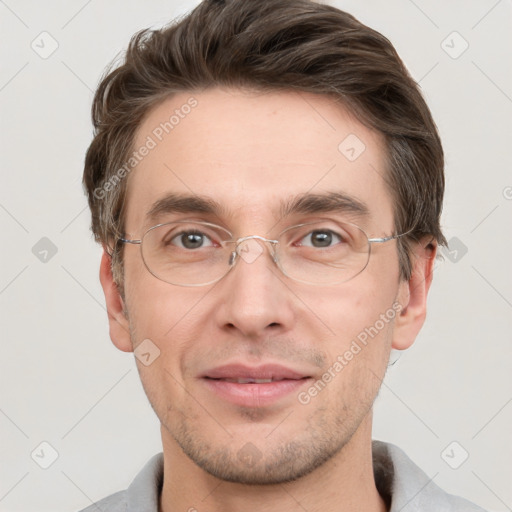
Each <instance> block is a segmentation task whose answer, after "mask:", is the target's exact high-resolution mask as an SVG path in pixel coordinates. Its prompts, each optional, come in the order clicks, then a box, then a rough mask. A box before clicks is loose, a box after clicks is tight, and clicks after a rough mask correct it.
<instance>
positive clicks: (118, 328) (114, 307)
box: [100, 249, 133, 352]
mask: <svg viewBox="0 0 512 512" xmlns="http://www.w3.org/2000/svg"><path fill="white" fill-rule="evenodd" d="M100 282H101V287H102V288H103V293H104V294H105V302H106V304H107V314H108V323H109V329H110V339H111V340H112V343H113V344H114V345H115V346H116V347H117V348H118V349H119V350H122V351H123V352H133V346H132V342H131V339H130V327H129V322H128V318H127V316H126V313H125V307H124V301H123V298H122V297H121V294H120V293H119V289H118V287H117V284H116V283H115V282H114V277H113V275H112V258H111V257H110V255H109V254H108V253H107V252H106V251H105V249H104V250H103V256H102V257H101V265H100Z"/></svg>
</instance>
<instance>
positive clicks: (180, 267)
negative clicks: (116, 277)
mask: <svg viewBox="0 0 512 512" xmlns="http://www.w3.org/2000/svg"><path fill="white" fill-rule="evenodd" d="M230 239H231V234H230V233H229V232H228V231H226V230H224V229H223V228H221V227H220V226H215V225H213V224H209V223H194V222H188V221H183V222H173V223H166V224H159V225H158V226H155V227H153V228H151V229H149V230H148V231H147V232H146V234H145V235H144V237H143V239H142V257H143V259H144V263H145V265H146V267H147V269H148V270H149V271H150V272H151V273H152V274H153V275H154V276H155V277H157V278H158V279H161V280H162V281H165V282H167V283H171V284H176V285H182V286H194V285H197V286H198V285H204V284H209V283H212V282H215V281H217V280H218V279H220V278H221V277H222V276H223V275H224V274H225V273H226V272H228V270H229V268H230V267H229V255H230V249H229V247H226V246H225V245H223V244H222V242H224V241H227V240H230Z"/></svg>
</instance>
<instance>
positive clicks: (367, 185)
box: [100, 88, 436, 512]
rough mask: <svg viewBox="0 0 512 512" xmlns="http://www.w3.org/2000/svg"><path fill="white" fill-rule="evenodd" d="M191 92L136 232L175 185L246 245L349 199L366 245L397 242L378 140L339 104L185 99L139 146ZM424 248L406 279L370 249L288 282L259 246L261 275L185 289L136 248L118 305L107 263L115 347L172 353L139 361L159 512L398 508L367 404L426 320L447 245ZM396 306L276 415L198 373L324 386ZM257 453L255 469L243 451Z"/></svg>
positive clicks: (233, 96) (159, 112)
mask: <svg viewBox="0 0 512 512" xmlns="http://www.w3.org/2000/svg"><path fill="white" fill-rule="evenodd" d="M192 95H193V96H194V98H196V99H197V101H198V106H197V107H196V108H195V109H193V111H192V112H191V113H190V114H189V115H188V116H187V117H186V118H185V119H183V120H181V121H180V124H179V125H178V126H176V127H175V128H174V130H173V131H172V133H170V134H169V135H167V136H165V137H164V138H163V140H162V141H161V142H160V143H159V144H158V145H157V147H155V148H154V149H152V150H151V152H150V153H149V154H148V155H147V156H146V157H145V158H144V159H143V160H142V161H141V162H140V163H139V164H138V166H137V168H136V170H135V171H133V172H132V173H131V175H130V177H129V182H128V194H127V209H126V217H125V219H126V224H125V228H126V233H127V236H130V237H131V238H140V237H141V236H142V235H143V233H144V232H145V230H146V229H148V228H149V227H150V226H151V225H148V224H147V221H146V220H145V214H146V213H147V211H148V210H149V208H150V207H151V205H152V204H153V203H154V202H155V201H156V200H157V199H159V198H161V197H162V196H163V195H165V193H166V192H171V191H172V192H183V193H186V194H190V193H193V194H199V195H204V196H208V197H211V198H213V199H215V200H216V201H217V202H219V203H220V204H221V205H223V207H224V210H223V212H222V214H220V215H219V216H217V217H213V216H211V215H201V214H199V215H194V217H199V218H200V219H203V220H207V221H210V222H215V223H217V224H219V223H222V225H224V226H226V227H228V228H229V229H230V231H231V232H232V233H233V234H234V235H235V236H236V237H239V236H246V235H253V234H258V235H261V236H265V237H267V238H271V236H274V235H275V234H277V233H278V232H279V231H281V230H282V229H283V228H284V227H287V226H290V225H293V224H297V223H300V222H302V221H304V220H305V219H308V218H309V217H308V216H304V215H292V216H291V217H289V218H284V219H283V218H280V217H279V215H278V213H277V212H276V211H275V209H276V207H277V205H278V203H279V201H280V200H281V199H282V198H292V197H294V196H296V195H299V194H302V193H306V192H315V193H326V192H328V191H330V190H341V191H344V192H345V193H347V194H350V195H351V196H353V197H355V198H357V199H358V200H360V201H362V202H364V203H365V204H366V205H367V206H368V208H369V210H370V216H369V217H368V218H367V219H364V221H363V220H362V219H361V223H362V224H364V225H362V226H361V227H363V228H364V229H365V231H366V233H367V234H368V236H369V237H382V236H387V235H390V234H393V204H392V199H391V196H390V194H389V192H388V190H387V188H386V185H385V183H384V180H383V178H382V176H383V174H384V173H385V172H386V171H385V169H386V163H385V151H384V146H383V140H382V137H381V136H380V135H379V134H378V133H375V132H373V131H371V130H369V129H368V128H366V127H364V126H363V125H362V124H361V123H359V122H358V121H357V120H356V119H354V118H353V117H352V116H351V115H349V114H348V112H347V111H346V110H345V109H344V108H343V107H342V106H340V105H336V104H334V103H333V101H332V100H331V99H329V98H327V97H324V96H319V95H312V94H305V93H301V94H297V93H294V92H272V93H265V94H262V93H255V92H250V91H247V90H245V91H242V90H236V89H233V90H228V89H221V88H216V89H211V90H209V91H205V92H194V93H193V94H192V93H182V94H179V95H176V96H174V97H172V98H170V99H167V100H165V101H164V102H163V103H161V104H160V105H158V106H157V107H155V108H154V109H153V110H152V111H151V112H150V113H149V114H148V116H147V117H146V118H145V120H144V122H143V123H142V125H141V126H140V128H139V130H138V132H137V137H136V141H135V146H136V147H139V146H140V145H142V144H143V143H144V141H145V140H146V137H147V136H148V135H150V134H151V133H152V131H153V130H154V128H155V127H156V126H158V125H159V123H161V122H163V121H165V120H166V119H168V118H169V115H170V114H172V112H173V111H174V110H175V109H176V108H180V106H181V105H183V104H185V103H186V102H187V100H188V99H189V98H190V96H192ZM349 134H356V135H357V136H358V137H359V139H361V140H362V141H363V142H364V144H365V146H366V149H365V151H364V152H363V153H362V154H361V156H359V158H357V159H356V160H355V161H352V162H351V161H349V160H348V159H347V158H345V156H344V155H343V154H341V152H340V151H339V150H338V145H339V144H340V142H341V141H343V140H344V139H345V137H346V136H347V135H349ZM328 171H329V172H328ZM187 217H188V218H190V214H179V216H178V217H177V218H187ZM429 242H430V241H429V240H421V241H419V242H418V243H417V244H416V246H415V248H414V256H413V274H412V277H411V280H410V281H400V279H399V267H398V255H397V250H396V241H391V242H387V243H385V244H373V246H372V253H371V258H370V261H369V264H368V266H367V267H366V269H365V270H364V271H363V272H362V273H361V274H359V275H358V276H356V277H355V278H354V279H352V280H351V281H348V282H346V283H343V284H341V285H331V286H311V285H308V284H304V283H299V282H296V281H292V280H291V279H289V278H287V277H285V276H284V275H283V274H281V273H280V272H279V270H278V269H277V267H276V266H275V265H274V263H273V262H272V260H271V258H270V257H269V253H268V251H265V252H263V253H262V255H260V256H259V257H258V258H257V259H256V260H255V261H254V262H252V263H250V264H248V263H245V262H244V261H239V262H238V264H237V266H236V267H235V268H234V269H233V270H232V271H231V272H230V273H229V274H227V275H226V276H225V277H224V278H223V279H222V280H220V281H219V282H218V283H216V284H213V285H208V286H202V287H191V288H187V287H180V286H175V285H170V284H167V283H165V282H163V281H160V280H158V279H156V278H155V277H154V276H153V275H151V274H150V273H149V272H148V271H147V269H146V268H145V266H144V264H143V261H142V258H141V254H140V247H139V246H137V245H127V246H126V248H125V252H124V262H125V273H124V295H123V297H121V295H120V293H119V290H118V287H117V286H116V284H115V283H114V281H113V277H112V273H111V268H110V259H109V257H108V255H107V254H105V255H104V256H103V259H102V264H101V272H100V278H101V283H102V286H103V289H104V292H105V297H106V303H107V309H108V314H109V320H110V336H111V339H112V341H113V343H114V344H115V345H116V347H118V348H119V349H120V350H123V351H133V350H134V348H136V347H137V346H138V344H139V343H141V342H142V341H143V340H145V339H147V338H149V339H150V340H151V341H152V342H153V343H154V344H155V345H157V346H158V348H159V350H160V357H158V358H157V359H156V360H155V361H154V362H153V363H152V364H151V365H149V366H144V365H142V364H141V363H140V362H139V361H138V360H137V364H138V369H139V373H140V377H141V380H142V384H143V386H144V389H145V391H146V394H147V396H148V398H149V401H150V402H151V404H152V407H153V409H154V410H155V412H156V414H157V415H158V417H159V419H160V421H161V434H162V443H163V451H164V484H163V490H162V496H161V503H160V510H161V511H162V512H170V511H171V510H172V511H178V510H179V511H181V510H183V511H186V510H189V509H191V508H195V509H197V510H198V511H199V512H201V511H202V510H208V511H223V512H226V511H239V510H244V509H247V507H248V506H250V509H251V510H259V511H263V510H276V509H278V510H283V511H298V510H304V509H306V510H308V511H316V510H322V511H331V510H332V511H334V510H368V511H384V510H386V507H385V504H384V501H383V500H382V498H381V496H380V495H379V493H378V492H377V489H376V487H375V482H374V476H373V470H372V459H371V424H372V405H373V401H374V399H375V397H376V395H377V393H378V390H379V387H380V384H381V380H382V379H383V377H384V374H385V371H386V368H387V363H388V359H389V353H390V350H391V348H392V347H393V348H396V349H406V348H408V347H409V346H410V345H411V344H412V343H413V341H414V339H415V337H416V335H417V333H418V331H419V330H420V328H421V326H422V324H423V322H424V319H425V308H426V297H427V292H428V289H429V286H430V283H431V278H432V273H431V272H432V267H433V261H434V257H435V252H436V247H435V244H434V245H433V244H431V243H429ZM396 302H398V303H399V304H400V306H401V308H402V309H401V312H400V313H399V314H397V315H396V316H395V318H394V320H392V321H390V322H389V323H387V324H386V325H385V326H384V328H382V329H381V330H380V331H379V333H378V335H377V336H375V337H374V338H373V339H372V340H371V342H369V343H368V345H367V346H366V347H364V349H363V350H361V351H360V352H359V353H358V354H357V355H356V356H354V358H353V359H352V360H351V361H350V362H349V363H348V364H347V365H346V366H345V367H344V368H343V370H342V371H341V372H340V373H339V374H337V375H336V377H335V378H333V379H332V380H331V381H330V382H329V383H328V385H327V386H325V388H324V389H323V390H322V391H321V392H320V393H318V395H317V396H315V397H314V398H312V399H311V401H310V402H309V403H308V404H301V403H300V402H299V401H298V399H297V394H296V393H291V394H290V395H287V396H285V397H284V398H281V399H279V400H278V401H277V402H275V403H272V404H270V405H268V406H264V407H258V406H254V407H251V406H249V407H242V406H239V405H234V404H231V403H228V402H226V401H225V400H223V399H221V398H219V397H218V396H217V395H215V394H214V393H212V392H211V391H210V390H209V389H207V387H206V386H205V385H204V382H202V379H200V378H198V377H199V375H200V374H201V373H202V372H204V371H205V370H207V369H209V368H213V367H215V366H219V365H222V364H226V363H228V362H234V361H236V362H244V363H246V364H248V365H250V366H255V365H258V364H263V363H267V362H273V363H280V364H283V365H285V366H288V367H291V368H294V369H296V370H300V371H301V372H304V373H306V374H307V375H310V376H312V378H313V379H314V380H317V379H321V378H322V375H323V374H324V373H325V372H326V371H327V369H328V368H329V367H330V366H332V364H333V363H334V362H335V361H336V358H337V356H338V355H340V354H343V353H344V352H345V351H346V350H347V349H348V348H349V347H350V344H351V342H352V340H354V339H355V338H356V337H357V335H358V334H359V333H360V332H361V331H363V330H364V328H365V327H368V326H372V325H374V324H375V322H376V321H377V320H378V319H379V318H380V315H381V314H383V313H385V312H386V311H388V310H389V309H390V308H392V305H393V303H396ZM310 385H311V382H310V383H309V384H307V383H306V384H304V388H303V390H307V389H308V387H309V386H310ZM249 442H250V444H248V443H249ZM247 450H249V451H250V452H251V453H252V454H253V458H252V460H250V462H248V459H247V457H245V458H244V457H243V456H241V454H242V455H243V454H244V453H245V454H246V453H247Z"/></svg>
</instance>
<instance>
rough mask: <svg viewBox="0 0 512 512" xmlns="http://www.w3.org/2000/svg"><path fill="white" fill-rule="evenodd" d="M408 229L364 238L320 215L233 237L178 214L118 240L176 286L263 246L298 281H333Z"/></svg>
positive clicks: (213, 275) (217, 274) (217, 275)
mask: <svg viewBox="0 0 512 512" xmlns="http://www.w3.org/2000/svg"><path fill="white" fill-rule="evenodd" d="M407 233H408V232H407ZM407 233H402V234H398V235H393V236H388V237H384V238H368V237H367V236H366V233H365V232H364V231H363V230H362V229H361V228H359V227H358V226H356V225H355V224H351V223H349V222H338V221H335V220H332V219H320V220H316V221H314V222H307V223H304V224H298V225H296V226H291V227H289V228H286V229H285V230H284V231H282V232H281V233H280V234H279V235H278V236H277V238H276V239H275V240H269V239H268V238H264V237H262V236H258V235H251V236H244V237H241V238H238V239H236V240H234V239H233V235H232V234H231V233H230V232H229V231H228V230H226V229H224V228H223V227H221V226H217V225H216V224H211V223H209V222H200V221H188V220H180V221H177V222H167V223H165V224H158V225H156V226H153V227H151V228H149V229H148V230H147V231H146V232H145V233H144V235H143V237H142V238H141V239H140V240H130V239H127V238H120V239H119V241H120V242H122V243H126V244H139V245H140V246H141V253H142V259H143V261H144V264H145V266H146V268H147V269H148V271H149V272H150V273H151V274H153V275H154V276H155V277H156V278H158V279H160V280H162V281H164V282H166V283H169V284H173V285H177V286H205V285H208V284H213V283H215V282H217V281H219V280H220V279H222V278H223V277H224V276H225V275H226V274H227V273H228V272H230V271H231V270H232V269H233V268H234V267H235V265H236V263H237V262H238V260H239V259H243V260H244V261H245V262H246V263H253V262H254V261H255V260H256V259H257V258H258V257H259V256H260V255H261V254H262V253H263V252H264V248H265V246H267V247H269V249H270V255H271V257H272V260H273V261H274V263H275V264H276V266H277V267H278V268H279V269H280V270H281V272H282V273H283V274H284V275H285V276H288V277H289V278H291V279H294V280H295V281H299V282H301V283H307V284H313V285H334V284H341V283H344V282H347V281H349V280H350V279H352V278H354V277H355V276H357V275H358V274H360V273H361V272H362V271H363V270H364V269H365V268H366V266H367V265H368V261H369V259H370V253H371V244H373V243H384V242H389V241H390V240H394V239H396V238H398V237H400V236H404V235H406V234H407Z"/></svg>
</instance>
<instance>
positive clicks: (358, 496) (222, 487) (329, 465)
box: [159, 414, 387, 512]
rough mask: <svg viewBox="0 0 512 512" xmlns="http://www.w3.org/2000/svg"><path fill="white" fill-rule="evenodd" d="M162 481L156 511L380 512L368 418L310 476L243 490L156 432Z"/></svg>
mask: <svg viewBox="0 0 512 512" xmlns="http://www.w3.org/2000/svg"><path fill="white" fill-rule="evenodd" d="M162 441H163V448H164V482H163V488H162V494H161V499H160V510H159V512H172V511H175V510H183V511H189V512H203V511H204V510H208V511H209V512H238V511H239V510H245V509H247V508H248V507H249V508H250V509H251V510H254V511H257V512H264V511H267V510H268V511H270V510H280V511H282V512H298V511H300V512H302V511H304V510H310V511H313V510H322V511H323V512H331V511H332V512H334V511H340V510H365V511H367V512H386V511H387V508H386V505H385V503H384V500H383V499H382V497H381V496H380V495H379V493H378V491H377V488H376V487H375V480H374V474H373V462H372V446H371V414H369V415H367V417H366V418H365V421H364V422H363V423H362V424H361V425H360V428H359V429H358V431H357V432H356V433H355V434H354V435H353V436H352V438H351V440H350V442H349V443H347V444H346V445H345V446H344V447H343V448H342V450H340V451H339V452H338V453H337V454H336V455H335V456H333V457H332V458H331V459H329V460H328V461H326V462H325V463H324V464H322V465H321V466H320V467H318V468H317V469H315V470H314V471H313V472H312V473H309V474H308V475H306V476H304V477H302V478H300V479H298V480H296V481H293V482H288V483H283V484H272V485H245V484H239V483H233V482H226V481H224V480H220V479H218V478H216V477H214V476H212V475H210V474H208V473H206V472H205V471H204V470H203V469H201V468H200V467H198V466H197V465H196V464H195V463H194V462H192V461H191V460H190V459H189V458H188V457H187V456H186V455H185V454H184V453H183V451H182V450H181V448H180V447H179V446H178V445H177V444H176V442H175V441H174V439H172V437H171V436H170V435H169V433H168V432H167V431H166V430H165V428H164V427H162Z"/></svg>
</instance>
